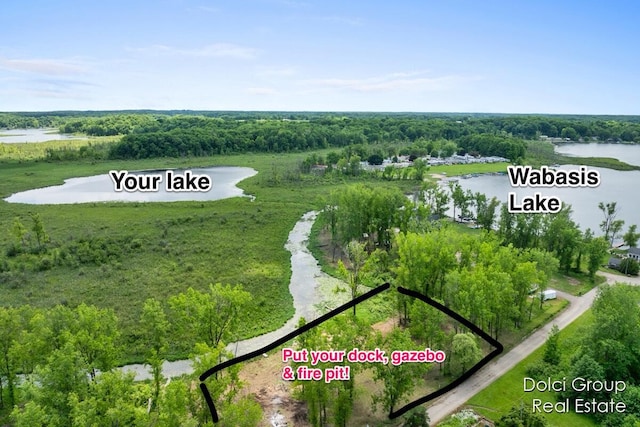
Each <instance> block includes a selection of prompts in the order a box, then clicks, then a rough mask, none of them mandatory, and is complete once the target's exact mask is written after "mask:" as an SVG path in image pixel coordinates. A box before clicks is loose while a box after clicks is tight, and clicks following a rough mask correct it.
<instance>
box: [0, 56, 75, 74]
mask: <svg viewBox="0 0 640 427" xmlns="http://www.w3.org/2000/svg"><path fill="white" fill-rule="evenodd" d="M0 68H4V69H7V70H12V71H20V72H27V73H34V74H44V75H49V76H63V75H69V74H82V73H84V72H86V71H87V70H86V67H85V66H83V65H81V64H79V63H78V62H75V61H69V60H63V59H6V58H0Z"/></svg>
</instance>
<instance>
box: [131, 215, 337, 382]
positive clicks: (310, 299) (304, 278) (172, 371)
mask: <svg viewBox="0 0 640 427" xmlns="http://www.w3.org/2000/svg"><path fill="white" fill-rule="evenodd" d="M317 215H318V212H315V211H311V212H307V213H305V214H304V215H302V218H300V220H298V222H297V223H296V225H295V226H294V227H293V229H292V230H291V232H290V233H289V238H288V239H287V243H286V244H285V248H286V249H287V250H288V251H289V252H290V253H291V281H290V283H289V291H290V292H291V295H292V296H293V307H294V308H295V314H294V316H293V317H292V318H291V319H289V321H287V322H286V323H285V324H284V325H283V326H282V327H280V328H279V329H277V330H275V331H272V332H269V333H266V334H264V335H259V336H257V337H253V338H249V339H246V340H242V341H238V342H235V343H231V344H229V345H228V346H227V349H228V350H229V351H231V352H233V353H234V354H235V355H236V356H241V355H243V354H247V353H249V352H251V351H255V350H258V349H260V348H262V347H264V346H266V345H268V344H270V343H272V342H273V341H275V340H277V339H278V338H281V337H283V336H285V335H286V334H288V333H290V332H292V331H293V330H294V329H295V326H296V324H297V323H298V320H299V319H300V317H304V318H305V319H306V320H313V319H315V318H317V317H318V316H319V314H318V312H317V311H316V308H315V307H317V306H318V305H319V304H321V303H323V302H326V301H327V299H331V300H335V298H336V296H335V295H332V294H333V293H332V289H333V288H335V286H336V285H337V284H339V283H340V281H339V280H337V279H335V278H333V277H331V276H329V275H327V274H325V273H323V272H322V271H321V270H320V266H319V265H318V262H317V261H316V259H315V258H314V257H313V255H312V254H311V252H309V250H308V249H307V242H308V240H309V234H310V233H311V226H312V225H313V222H314V221H315V219H316V217H317ZM342 295H343V296H344V298H345V301H331V303H332V304H335V305H339V304H342V303H344V302H346V300H348V296H347V293H346V292H343V293H342ZM120 369H122V370H123V371H125V372H134V373H135V379H136V380H138V381H140V380H148V379H151V374H150V372H149V368H148V366H146V365H143V364H132V365H126V366H123V367H121V368H120ZM162 372H163V375H164V376H165V377H167V378H172V377H176V376H180V375H183V374H190V373H192V372H193V368H192V367H191V361H190V360H177V361H174V362H168V361H165V362H164V364H163V367H162Z"/></svg>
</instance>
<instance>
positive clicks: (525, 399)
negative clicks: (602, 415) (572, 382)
mask: <svg viewBox="0 0 640 427" xmlns="http://www.w3.org/2000/svg"><path fill="white" fill-rule="evenodd" d="M590 320H591V312H590V311H587V312H586V313H585V314H583V315H582V316H580V317H579V318H578V319H577V320H576V321H574V322H573V323H571V325H569V326H568V327H566V328H565V329H564V330H562V331H561V333H560V346H561V352H562V354H563V357H568V355H569V354H571V353H572V352H573V350H574V349H575V348H576V346H577V340H578V338H577V337H579V336H580V330H581V329H583V328H584V327H585V326H586V325H587V324H588V323H589V322H590ZM543 350H544V347H540V348H539V349H537V350H536V351H534V352H533V353H532V354H531V355H529V356H528V357H526V358H525V359H524V360H523V361H522V362H520V363H518V364H517V365H516V366H515V367H514V368H513V369H511V370H510V371H509V372H507V373H506V374H505V375H503V376H501V377H500V378H498V379H497V380H496V381H495V382H493V383H492V384H491V385H490V386H489V387H487V388H486V389H484V390H483V391H481V392H480V393H478V394H477V395H475V396H474V397H473V398H472V399H471V400H469V401H468V402H467V405H466V406H468V407H470V408H472V409H473V410H475V411H476V412H478V413H479V414H481V415H484V416H485V417H487V418H489V419H492V420H497V419H499V418H500V417H501V416H502V415H503V414H505V413H507V412H508V411H509V409H510V408H511V407H512V406H515V405H519V404H520V403H521V402H522V403H524V407H525V408H526V409H530V410H531V408H532V400H533V399H541V400H542V401H551V402H555V394H554V393H553V392H539V391H531V392H525V391H524V384H523V382H524V380H523V378H524V377H526V376H528V375H527V373H526V369H527V366H528V365H530V364H532V363H534V362H536V361H539V360H541V359H542V355H543ZM544 416H545V418H546V419H547V421H548V422H549V426H551V427H575V426H584V427H589V426H597V424H596V423H595V421H593V420H592V419H591V418H589V417H587V416H584V415H578V414H575V413H573V412H570V413H555V412H554V413H550V414H544Z"/></svg>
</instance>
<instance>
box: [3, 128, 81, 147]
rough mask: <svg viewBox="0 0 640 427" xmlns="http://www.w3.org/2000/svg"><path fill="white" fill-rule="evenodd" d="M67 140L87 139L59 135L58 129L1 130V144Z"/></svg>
mask: <svg viewBox="0 0 640 427" xmlns="http://www.w3.org/2000/svg"><path fill="white" fill-rule="evenodd" d="M65 139H87V138H86V137H82V136H75V135H69V134H64V133H58V130H57V129H0V143H4V144H18V143H24V142H44V141H60V140H65Z"/></svg>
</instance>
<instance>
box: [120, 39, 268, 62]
mask: <svg viewBox="0 0 640 427" xmlns="http://www.w3.org/2000/svg"><path fill="white" fill-rule="evenodd" d="M129 50H132V51H135V52H141V53H145V54H151V55H177V56H192V57H203V58H206V57H213V58H235V59H253V58H255V57H257V56H258V51H257V50H256V49H253V48H249V47H245V46H240V45H237V44H233V43H213V44H209V45H206V46H202V47H199V48H195V49H180V48H176V47H173V46H166V45H160V44H157V45H153V46H150V47H144V48H137V49H129Z"/></svg>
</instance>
